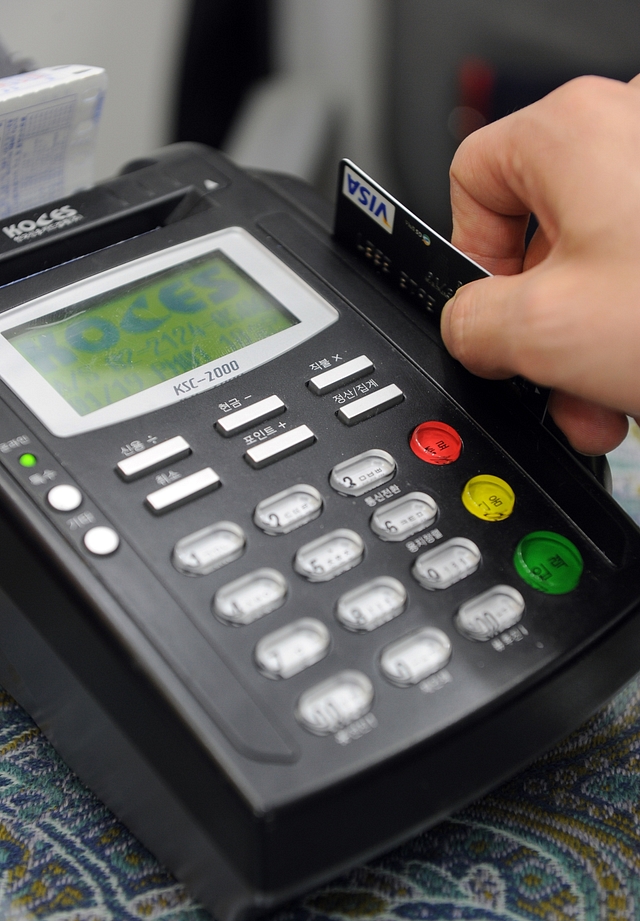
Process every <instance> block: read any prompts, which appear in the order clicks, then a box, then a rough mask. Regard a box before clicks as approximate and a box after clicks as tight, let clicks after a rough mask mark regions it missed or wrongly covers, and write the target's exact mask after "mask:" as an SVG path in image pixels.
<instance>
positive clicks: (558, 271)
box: [441, 76, 640, 454]
mask: <svg viewBox="0 0 640 921" xmlns="http://www.w3.org/2000/svg"><path fill="white" fill-rule="evenodd" d="M451 200H452V208H453V227H454V230H453V237H452V242H453V243H454V244H455V246H457V247H458V248H459V249H461V250H463V251H464V252H465V253H467V254H468V255H469V256H471V257H472V258H473V259H474V260H476V261H477V262H479V263H480V264H481V265H483V266H484V267H485V268H486V269H487V270H488V271H490V272H493V273H495V277H493V278H486V279H481V280H479V281H475V282H472V283H471V284H469V285H465V286H464V287H463V288H461V289H460V290H459V291H458V292H457V293H456V295H455V297H454V298H453V299H452V300H451V301H449V303H448V304H447V305H446V307H445V309H444V311H443V314H442V325H441V328H442V336H443V339H444V342H445V345H446V346H447V348H448V349H449V351H450V352H451V354H452V355H453V356H454V357H455V358H457V359H458V360H460V361H461V362H462V363H463V364H464V365H465V366H466V367H467V368H469V370H471V371H473V372H474V373H476V374H479V375H481V376H483V377H492V378H500V377H511V376H512V375H514V374H520V375H522V376H523V377H526V378H528V379H529V380H532V381H534V382H535V383H537V384H540V385H542V386H546V387H551V388H553V391H552V394H551V399H550V403H549V411H550V412H551V415H552V417H553V419H554V421H555V422H556V424H557V425H558V426H559V427H560V428H561V429H562V430H563V431H564V433H565V434H566V436H567V438H568V439H569V441H570V442H571V443H572V444H573V446H574V447H575V448H576V449H577V450H578V451H582V452H584V453H585V454H600V453H604V452H606V451H610V450H612V448H614V447H615V446H616V445H617V444H619V443H620V442H621V441H622V439H623V438H624V436H625V434H626V432H627V419H626V416H627V415H631V416H635V417H640V76H638V77H635V78H634V79H633V80H632V81H631V82H630V83H628V84H625V83H620V82H618V81H614V80H606V79H604V78H601V77H580V78H578V79H577V80H573V81H571V82H570V83H567V84H565V85H564V86H562V87H560V88H559V89H558V90H555V91H554V92H553V93H551V94H549V96H547V97H545V98H544V99H542V100H540V101H539V102H536V103H534V104H533V105H531V106H528V107H527V108H525V109H521V110H520V111H518V112H515V113H513V114H512V115H509V116H507V117H506V118H503V119H501V120H500V121H497V122H494V123H492V124H490V125H487V126H486V127H485V128H481V129H480V130H479V131H476V132H474V133H473V134H471V135H470V136H469V137H468V138H466V140H465V141H463V143H462V144H461V145H460V147H459V148H458V151H457V153H456V156H455V157H454V160H453V163H452V165H451ZM530 213H533V214H535V215H536V217H537V219H538V223H539V227H538V230H537V231H536V233H535V234H534V236H533V239H532V240H531V243H530V244H529V247H528V248H527V250H526V252H525V233H526V228H527V223H528V221H529V215H530Z"/></svg>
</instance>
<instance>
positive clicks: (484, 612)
mask: <svg viewBox="0 0 640 921" xmlns="http://www.w3.org/2000/svg"><path fill="white" fill-rule="evenodd" d="M523 614H524V598H523V597H522V595H521V594H520V592H519V591H518V590H517V589H516V588H512V587H511V586H510V585H494V586H493V588H490V589H488V590H487V591H486V592H482V594H481V595H476V597H475V598H472V599H471V600H470V601H466V602H465V603H464V604H463V605H462V606H461V607H460V609H459V610H458V613H457V614H456V616H455V624H456V627H457V628H458V630H459V631H460V633H461V634H462V635H463V636H466V637H467V638H468V639H470V640H479V641H480V642H484V641H485V640H490V639H493V637H494V636H497V635H498V634H499V633H502V632H503V630H508V629H509V628H510V627H513V626H514V625H515V624H517V623H518V621H519V620H520V619H521V618H522V615H523Z"/></svg>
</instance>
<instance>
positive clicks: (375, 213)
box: [342, 166, 396, 233]
mask: <svg viewBox="0 0 640 921" xmlns="http://www.w3.org/2000/svg"><path fill="white" fill-rule="evenodd" d="M342 194H343V195H346V196H347V198H349V199H351V201H352V202H353V203H354V204H355V205H357V206H358V208H361V209H362V211H364V212H365V213H366V214H368V215H369V217H370V218H373V220H374V221H375V222H376V224H379V225H380V226H381V227H384V229H385V230H386V231H387V233H393V220H394V218H395V214H396V209H395V206H394V205H392V204H391V202H390V201H389V200H388V199H386V198H385V197H384V195H381V194H380V192H378V191H375V190H374V189H371V188H370V187H369V186H368V184H367V183H366V182H365V181H364V180H363V178H362V176H359V175H358V173H354V172H353V170H351V169H350V168H349V167H348V166H345V168H344V179H343V181H342Z"/></svg>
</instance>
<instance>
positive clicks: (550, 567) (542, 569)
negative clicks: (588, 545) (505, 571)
mask: <svg viewBox="0 0 640 921" xmlns="http://www.w3.org/2000/svg"><path fill="white" fill-rule="evenodd" d="M513 563H514V566H515V567H516V571H517V573H518V575H519V576H520V578H521V579H524V581H525V582H526V583H527V585H531V586H532V588H536V589H538V591H540V592H546V594H547V595H566V593H567V592H571V591H573V589H574V588H575V587H576V586H577V584H578V582H579V581H580V576H581V575H582V570H583V569H584V563H583V561H582V557H581V556H580V551H579V550H578V548H577V547H576V546H575V544H572V543H571V541H570V540H567V538H566V537H563V536H562V535H561V534H555V533H554V532H553V531H532V532H531V534H527V535H526V537H523V538H522V540H521V541H520V543H519V544H518V546H517V547H516V552H515V554H514V557H513Z"/></svg>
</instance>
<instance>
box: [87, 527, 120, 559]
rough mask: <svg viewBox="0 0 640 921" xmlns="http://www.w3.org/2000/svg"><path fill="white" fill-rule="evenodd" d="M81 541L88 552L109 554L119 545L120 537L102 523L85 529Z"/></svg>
mask: <svg viewBox="0 0 640 921" xmlns="http://www.w3.org/2000/svg"><path fill="white" fill-rule="evenodd" d="M83 542H84V545H85V547H86V548H87V550H88V551H89V553H93V554H94V555H95V556H109V555H110V554H112V553H115V552H116V550H117V549H118V547H119V546H120V538H119V537H118V534H117V533H116V531H114V530H113V528H107V527H105V526H104V525H100V526H99V527H97V528H91V529H90V530H89V531H87V533H86V534H85V535H84V538H83Z"/></svg>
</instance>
